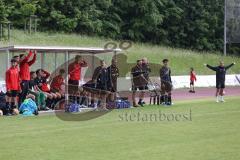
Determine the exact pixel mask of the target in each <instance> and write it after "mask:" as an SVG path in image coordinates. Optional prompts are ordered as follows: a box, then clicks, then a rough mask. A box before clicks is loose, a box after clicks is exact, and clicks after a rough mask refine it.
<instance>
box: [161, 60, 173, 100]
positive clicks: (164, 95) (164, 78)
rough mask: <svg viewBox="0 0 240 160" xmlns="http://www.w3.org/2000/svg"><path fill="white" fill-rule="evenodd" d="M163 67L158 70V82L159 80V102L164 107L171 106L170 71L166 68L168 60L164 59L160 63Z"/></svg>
mask: <svg viewBox="0 0 240 160" xmlns="http://www.w3.org/2000/svg"><path fill="white" fill-rule="evenodd" d="M162 63H163V66H162V67H161V68H160V71H159V74H160V80H161V97H160V102H161V104H164V105H172V79H171V69H170V67H169V66H168V63H169V60H168V59H164V60H163V61H162Z"/></svg>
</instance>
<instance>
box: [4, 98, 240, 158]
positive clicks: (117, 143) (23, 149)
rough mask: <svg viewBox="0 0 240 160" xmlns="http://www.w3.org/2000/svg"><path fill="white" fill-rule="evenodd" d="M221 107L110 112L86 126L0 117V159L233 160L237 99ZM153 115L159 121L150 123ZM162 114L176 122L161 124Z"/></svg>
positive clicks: (239, 141) (238, 145)
mask: <svg viewBox="0 0 240 160" xmlns="http://www.w3.org/2000/svg"><path fill="white" fill-rule="evenodd" d="M226 101H227V102H225V103H215V102H214V100H213V99H204V100H193V101H177V102H175V105H174V106H172V107H163V106H146V107H144V108H136V109H125V110H114V111H112V112H110V113H108V114H106V115H104V116H101V117H99V118H96V119H92V120H89V121H72V122H66V121H62V120H60V119H59V118H57V117H56V116H38V117H21V116H18V117H0V127H1V130H0V159H1V160H32V159H34V160H47V159H49V160H67V159H69V160H79V159H84V160H96V159H98V160H101V159H102V160H111V159H114V160H130V159H137V160H147V159H149V160H159V159H164V160H176V159H178V160H192V159H196V160H215V159H216V160H237V159H240V152H239V151H240V134H239V132H240V127H239V126H240V107H239V104H240V99H239V97H227V98H226ZM154 113H156V116H159V115H160V114H161V115H162V117H160V118H159V117H157V119H156V117H151V115H152V114H154ZM163 114H165V116H171V115H172V117H174V116H175V119H173V118H171V117H170V118H169V117H168V118H169V119H167V118H166V117H165V119H164V117H163ZM177 115H180V116H179V117H178V119H176V116H177Z"/></svg>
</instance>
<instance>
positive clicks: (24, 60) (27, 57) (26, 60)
mask: <svg viewBox="0 0 240 160" xmlns="http://www.w3.org/2000/svg"><path fill="white" fill-rule="evenodd" d="M31 56H32V51H29V53H28V55H27V56H26V57H25V58H24V59H23V60H22V61H21V62H20V63H27V62H28V60H29V58H30V57H31Z"/></svg>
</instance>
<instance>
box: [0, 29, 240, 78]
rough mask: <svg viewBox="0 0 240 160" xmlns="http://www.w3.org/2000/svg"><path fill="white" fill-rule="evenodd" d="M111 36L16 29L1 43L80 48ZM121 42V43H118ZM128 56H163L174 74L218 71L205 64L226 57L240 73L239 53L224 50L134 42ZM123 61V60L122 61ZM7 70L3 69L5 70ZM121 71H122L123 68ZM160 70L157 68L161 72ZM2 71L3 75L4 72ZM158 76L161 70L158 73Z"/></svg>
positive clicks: (99, 43) (132, 58)
mask: <svg viewBox="0 0 240 160" xmlns="http://www.w3.org/2000/svg"><path fill="white" fill-rule="evenodd" d="M111 41H112V40H110V39H105V38H100V37H87V36H83V35H77V34H63V33H41V32H39V33H36V34H33V35H28V34H24V32H23V31H19V30H14V31H13V33H12V37H11V41H10V42H0V46H6V45H13V44H15V45H47V46H49V45H53V46H79V47H101V48H103V47H104V45H105V44H106V43H107V42H111ZM116 43H119V42H116ZM124 53H125V54H126V55H127V56H128V59H127V62H128V63H135V62H136V60H137V59H139V58H142V57H147V58H149V60H150V62H151V63H156V64H159V63H160V62H161V61H162V59H163V58H168V59H170V60H171V64H170V65H171V67H172V74H173V75H188V74H189V68H190V67H194V68H195V70H196V72H197V74H198V75H200V74H214V72H212V71H210V70H208V69H206V68H205V67H204V66H203V64H204V63H209V64H212V65H217V64H218V61H219V60H224V61H225V63H226V64H229V63H231V62H236V63H237V65H236V66H235V67H233V68H231V69H230V70H229V72H228V73H229V74H239V71H240V58H239V57H236V56H227V57H223V56H222V53H218V52H217V53H210V52H209V53H205V52H196V51H192V50H185V49H175V48H170V47H165V46H158V45H151V44H141V43H133V46H132V47H131V48H130V49H129V50H127V51H125V52H124ZM53 57H54V56H53V55H48V58H47V64H46V67H47V68H48V69H49V70H52V69H53V65H54V63H53V62H54V59H53ZM103 58H105V59H107V60H110V58H111V55H110V56H109V54H108V55H107V56H103ZM63 60H64V56H61V57H59V59H58V61H59V62H63ZM0 63H1V64H2V65H1V66H6V65H5V63H6V60H5V59H4V58H2V59H1V60H0ZM120 64H121V63H120ZM39 67H40V61H38V63H37V64H36V65H35V66H34V69H36V68H39ZM119 67H120V68H121V70H122V71H125V70H127V71H129V70H130V68H129V67H128V66H126V65H122V66H119ZM2 70H4V69H1V71H2ZM121 70H120V71H121ZM158 70H159V69H156V72H158ZM0 74H3V73H2V72H0ZM157 75H158V73H157Z"/></svg>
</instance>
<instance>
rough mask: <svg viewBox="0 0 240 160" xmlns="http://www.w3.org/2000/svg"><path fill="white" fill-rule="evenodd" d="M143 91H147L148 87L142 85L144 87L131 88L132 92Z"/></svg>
mask: <svg viewBox="0 0 240 160" xmlns="http://www.w3.org/2000/svg"><path fill="white" fill-rule="evenodd" d="M137 90H139V91H143V90H148V86H147V85H144V86H132V91H137Z"/></svg>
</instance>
